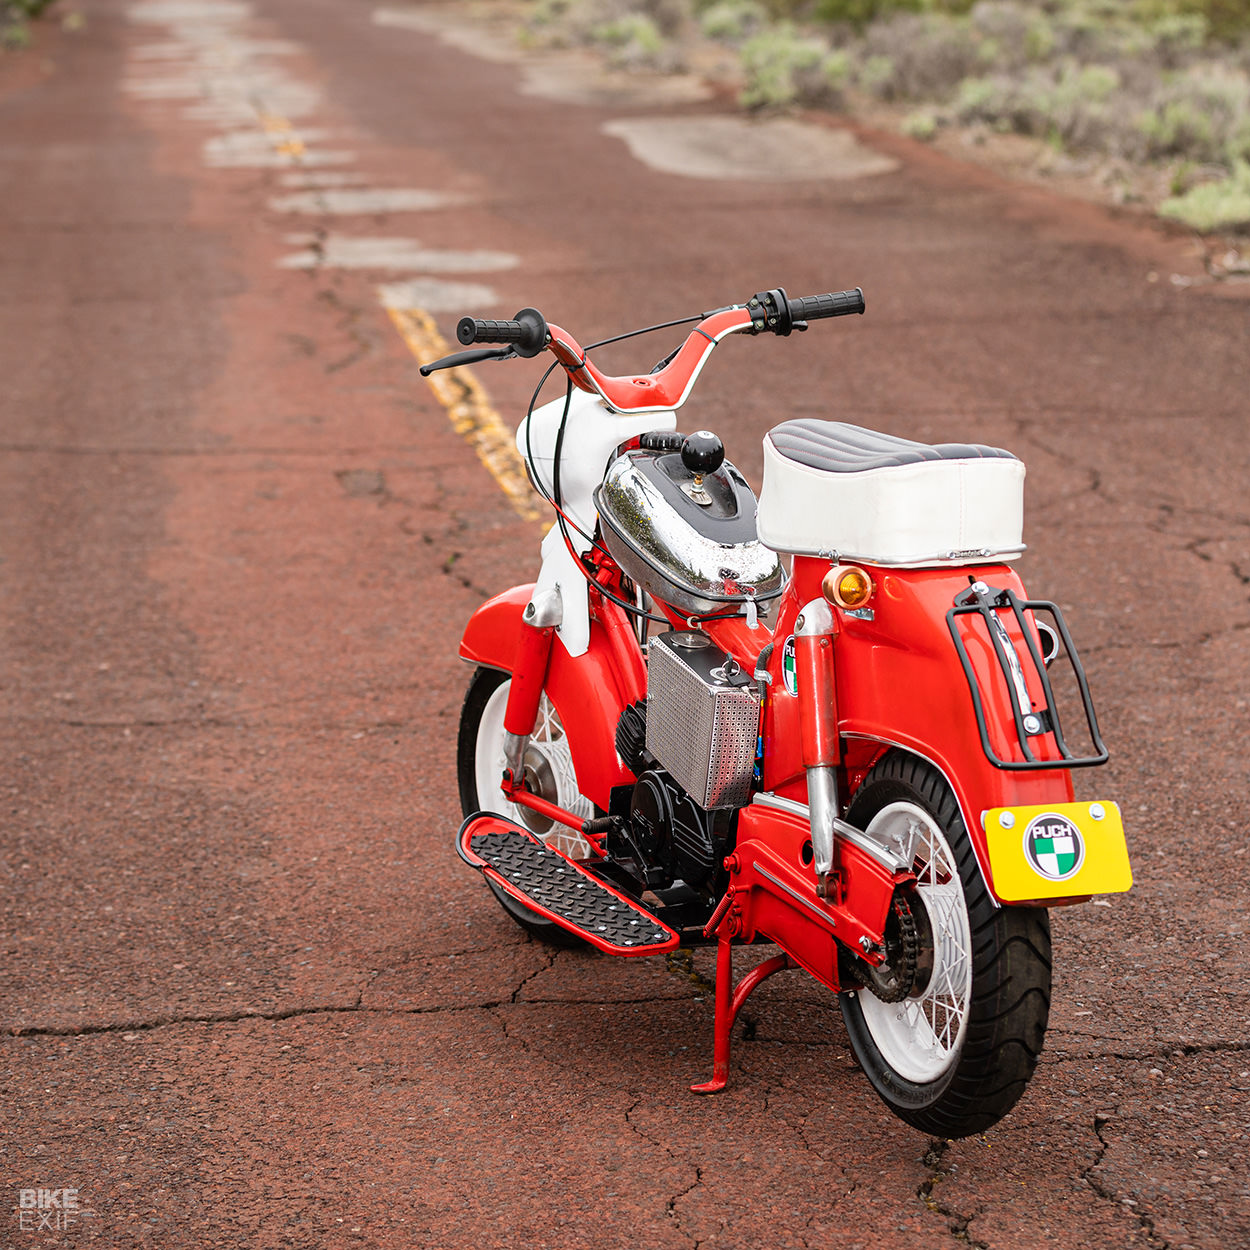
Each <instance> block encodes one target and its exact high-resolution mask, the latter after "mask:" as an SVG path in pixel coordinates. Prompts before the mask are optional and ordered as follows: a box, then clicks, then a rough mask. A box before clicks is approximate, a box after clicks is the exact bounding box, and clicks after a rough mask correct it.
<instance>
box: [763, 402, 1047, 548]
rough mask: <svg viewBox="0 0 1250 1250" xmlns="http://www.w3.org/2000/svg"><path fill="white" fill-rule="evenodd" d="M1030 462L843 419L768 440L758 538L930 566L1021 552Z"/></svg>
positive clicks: (795, 427)
mask: <svg viewBox="0 0 1250 1250" xmlns="http://www.w3.org/2000/svg"><path fill="white" fill-rule="evenodd" d="M1023 508H1024V465H1023V464H1022V463H1021V462H1020V461H1019V460H1017V459H1016V457H1015V456H1013V455H1012V454H1011V453H1010V452H1009V451H1004V450H1003V449H1002V448H1000V447H988V446H985V445H982V444H978V443H939V444H929V443H918V442H915V441H913V440H912V439H907V438H898V437H896V436H894V435H891V434H882V433H880V432H878V431H876V430H866V429H864V428H862V427H861V426H857V425H848V424H845V423H843V422H839V421H821V420H816V419H811V418H806V419H801V420H795V421H786V422H783V423H782V424H781V425H779V426H777V427H775V428H774V429H772V430H770V431H769V433H768V435H767V437H766V438H765V439H764V489H763V490H762V492H761V493H760V502H759V522H758V525H759V535H760V539H761V540H762V541H763V542H765V543H766V544H767V545H768V546H769V547H772V548H773V549H774V550H775V551H785V552H789V553H792V554H796V555H826V554H828V555H835V556H838V557H840V558H844V559H853V560H861V561H864V562H866V563H873V564H886V565H899V566H904V565H905V566H917V565H919V566H924V565H936V564H945V563H949V562H952V561H963V562H976V561H984V560H1001V559H1009V558H1011V557H1013V556H1016V555H1019V554H1020V552H1021V551H1023V550H1024V544H1023V542H1022V541H1021V537H1022V533H1023V519H1024V517H1023Z"/></svg>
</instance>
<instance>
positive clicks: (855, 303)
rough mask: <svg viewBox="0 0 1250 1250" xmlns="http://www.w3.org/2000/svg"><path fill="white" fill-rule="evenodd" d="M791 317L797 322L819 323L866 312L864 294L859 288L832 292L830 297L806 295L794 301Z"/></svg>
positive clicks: (791, 301) (790, 302)
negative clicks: (823, 319) (826, 318)
mask: <svg viewBox="0 0 1250 1250" xmlns="http://www.w3.org/2000/svg"><path fill="white" fill-rule="evenodd" d="M789 304H790V316H791V317H793V318H794V320H795V321H819V320H820V318H821V317H846V316H849V315H850V314H852V313H862V312H863V311H864V293H863V291H861V290H860V288H859V287H856V288H855V289H854V290H853V291H832V292H830V293H829V294H828V295H804V296H802V297H801V298H799V299H792V300H790V301H789Z"/></svg>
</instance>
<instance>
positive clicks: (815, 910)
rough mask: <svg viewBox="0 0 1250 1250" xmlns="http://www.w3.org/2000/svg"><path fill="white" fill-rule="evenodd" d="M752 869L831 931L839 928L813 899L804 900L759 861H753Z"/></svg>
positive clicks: (796, 891)
mask: <svg viewBox="0 0 1250 1250" xmlns="http://www.w3.org/2000/svg"><path fill="white" fill-rule="evenodd" d="M751 867H752V868H754V869H755V871H756V872H758V873H759V874H760V876H761V877H763V878H764V880H765V881H771V882H772V883H773V885H775V886H776V887H777V889H779V890H781V891H783V892H784V893H786V894H788V895H789V896H790V897H791V898H792V899H794V901H795V902H796V903H798V905H799V906H800V907H805V908H807V910H808V911H809V912H811V913H812V915H813V916H817V917H819V919H821V920H823V921H824V922H825V924H827V925H828V926H829V927H830V928H831V929H836V928H837V927H838V922H837V921H836V920H835V919H834V918H833V917H832V916H831V915H830V914H829V913H828V912H827V911H822V910H821V909H820V908H819V907H817V906H816V904H815V903H813V902H812V901H811V899H806V898H804V897H803V895H801V894H800V893H799V892H798V890H794V889H791V888H790V886H788V885H786V883H785V882H784V881H779V880H778V879H777V878H776V877H774V876H773V874H772V873H771V872H769V871H768V869H767V868H765V867H764V866H763V865H762V864H761V863H760V862H759V860H758V859H754V860H752V861H751Z"/></svg>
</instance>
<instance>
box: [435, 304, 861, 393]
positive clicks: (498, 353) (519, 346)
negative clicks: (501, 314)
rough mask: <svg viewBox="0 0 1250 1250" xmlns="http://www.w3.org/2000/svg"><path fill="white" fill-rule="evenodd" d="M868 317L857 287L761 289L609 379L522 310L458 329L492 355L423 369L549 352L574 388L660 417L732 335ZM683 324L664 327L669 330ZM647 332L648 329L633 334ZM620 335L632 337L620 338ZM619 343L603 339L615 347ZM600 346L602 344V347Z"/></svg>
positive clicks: (451, 359)
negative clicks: (802, 291) (635, 368)
mask: <svg viewBox="0 0 1250 1250" xmlns="http://www.w3.org/2000/svg"><path fill="white" fill-rule="evenodd" d="M863 311H864V293H863V291H862V290H860V288H859V287H855V288H854V289H853V290H850V291H831V292H829V293H827V294H824V295H807V296H800V297H799V298H797V299H791V298H790V297H789V296H788V295H787V294H786V292H785V290H784V288H782V287H777V288H775V289H774V290H771V291H760V292H757V293H756V294H755V295H753V296H752V297H751V298H750V299H749V300H748V301H747V302H746V303H745V304H731V305H729V306H728V307H726V308H718V309H716V310H714V311H713V312H709V313H703V314H701V315H700V317H699V318H693V317H691V318H688V319H687V320H688V321H694V320H698V321H699V324H698V326H696V327H695V329H694V330H692V331H691V332H690V334H689V335H687V337H686V341H685V342H684V343H683V344H682V345H681V346H680V347H679V348H678V349H677V350H676V351H675V352H673V353H671V354H670V355H669V356H667V357H665V359H664V360H663V361H661V363H660V364H659V365H657V366H656V368H655V370H653V371H652V373H650V374H648V375H635V376H632V377H630V376H624V377H609V376H608V375H606V374H604V373H602V372H600V370H599V369H597V368H596V367H595V365H594V364H592V363H591V361H589V360H588V359H587V358H586V352H585V350H584V349H583V348H582V347H581V345H580V344H579V343H578V342H577V340H576V339H574V338H573V336H572V335H571V334H569V333H568V331H566V330H563V329H561V327H559V326H557V325H554V324H549V323H548V322H547V320H546V319H545V318H544V317H543V315H542V313H540V312H539V311H538V310H537V309H536V308H522V309H521V311H520V312H518V313H517V315H516V316H515V317H513V318H512V319H511V320H509V321H482V320H479V319H477V318H475V317H462V318H461V319H460V322H459V324H458V325H457V326H456V337H457V338H458V339H459V340H460V342H461V343H463V344H464V345H465V346H466V347H468V346H470V345H471V344H473V343H502V344H505V346H504V347H501V348H495V349H480V348H479V349H475V350H474V351H470V352H457V353H455V354H453V355H451V356H445V357H443V358H442V359H441V360H435V361H431V362H430V363H429V364H425V365H422V366H421V374H422V376H423V377H428V376H429V375H430V374H431V373H433V372H434V371H435V370H437V369H448V368H452V367H454V366H456V365H461V364H469V363H475V362H476V361H478V360H489V359H508V358H510V357H513V356H524V357H529V356H537V355H538V353H539V352H541V351H543V350H544V349H546V350H548V351H550V352H551V354H552V355H553V356H555V358H556V361H557V362H558V363H559V364H560V365H562V366H563V368H564V370H565V372H566V373H567V374H568V375H569V379H570V381H571V382H572V384H573V385H574V386H576V387H578V388H579V389H580V390H584V391H589V392H591V393H593V394H596V395H598V396H599V397H600V398H601V399H602V400H603V401H604V403H605V404H606V405H607V406H608V407H609V408H610V409H611V410H612V411H614V412H656V411H662V410H664V409H671V408H680V407H681V405H682V404H683V403H685V401H686V397H687V395H688V394H689V393H690V388H691V386H693V384H694V381H695V379H696V378H697V377H698V374H699V371H700V370H701V369H702V367H703V363H704V361H705V360H706V359H707V356H708V354H709V353H710V352H711V350H712V349H713V348H714V347H715V346H716V345H717V343H719V342H720V341H721V339H723V338H725V337H726V336H727V335H730V334H752V335H755V334H764V333H769V332H771V333H773V334H777V335H787V334H790V333H791V332H792V331H794V330H806V329H807V323H808V322H809V321H818V320H821V319H823V318H826V317H845V316H848V315H851V314H857V313H862V312H863ZM680 324H682V323H681V322H666V323H665V325H664V326H652V327H650V328H651V329H653V330H659V329H664V328H666V327H667V326H671V325H680ZM633 333H635V334H642V333H645V331H642V330H638V331H634V332H633ZM620 337H625V338H628V337H632V335H623V336H620ZM613 341H615V340H610V339H609V340H605V342H613ZM599 346H602V344H599Z"/></svg>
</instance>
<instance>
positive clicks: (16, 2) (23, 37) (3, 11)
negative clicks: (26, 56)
mask: <svg viewBox="0 0 1250 1250" xmlns="http://www.w3.org/2000/svg"><path fill="white" fill-rule="evenodd" d="M54 3H55V0H0V51H5V50H7V51H11V52H12V51H16V50H18V49H20V48H25V47H27V46H28V45H29V44H30V39H31V33H30V23H31V22H32V21H34V20H35V19H36V18H38V17H41V16H42V15H43V13H44V12H45V11H46V10H47V9H49V8H50V7H51V6H52V5H53V4H54Z"/></svg>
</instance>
